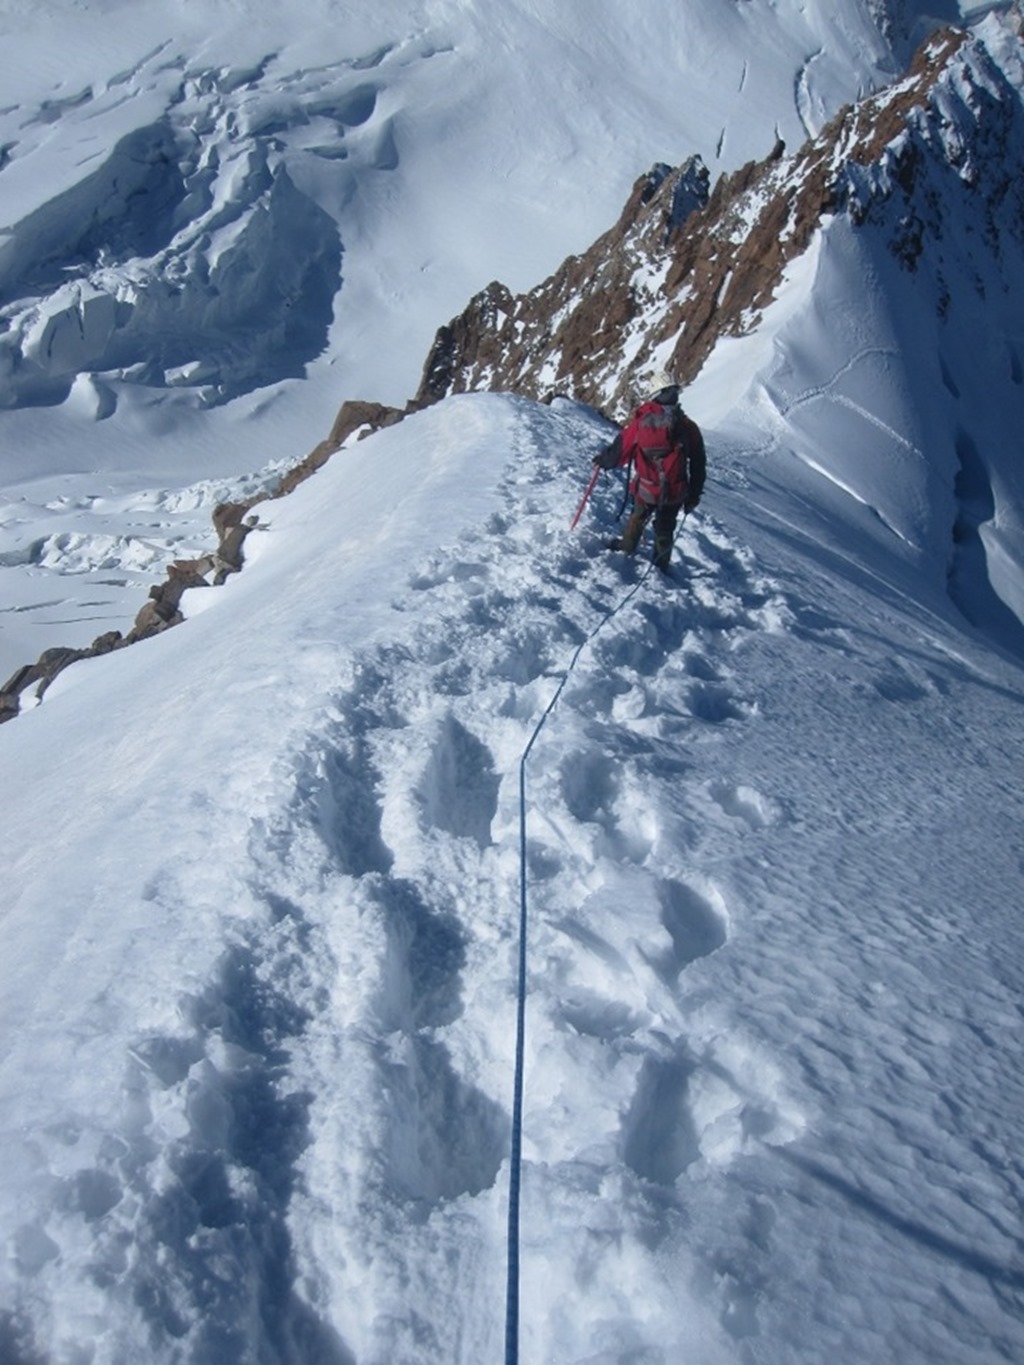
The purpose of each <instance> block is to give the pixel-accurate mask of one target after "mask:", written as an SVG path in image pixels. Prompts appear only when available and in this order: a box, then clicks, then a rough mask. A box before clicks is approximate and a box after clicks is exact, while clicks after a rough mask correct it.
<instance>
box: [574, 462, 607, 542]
mask: <svg viewBox="0 0 1024 1365" xmlns="http://www.w3.org/2000/svg"><path fill="white" fill-rule="evenodd" d="M600 472H601V466H600V465H597V464H596V465H594V472H593V474H592V475H591V476H590V482H589V483H588V484H587V491H586V492H585V493H584V494H583V497H582V498H581V499H580V505H579V507H577V508H576V515H575V516H574V517H573V519H572V521H571V522H570V523H569V530H570V531H573V530H575V529H576V523H577V522H578V521H579V519H580V517H581V516H582V515H583V509H584V507H586V505H587V502H588V501H589V499H590V495H591V493H593V491H594V484H596V483H597V476H598V475H599V474H600Z"/></svg>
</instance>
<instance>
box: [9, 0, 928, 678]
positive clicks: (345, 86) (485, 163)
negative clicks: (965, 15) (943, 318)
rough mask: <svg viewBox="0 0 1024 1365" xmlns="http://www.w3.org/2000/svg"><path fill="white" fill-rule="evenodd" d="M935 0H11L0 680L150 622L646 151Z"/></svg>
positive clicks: (730, 115) (616, 198) (823, 105)
mask: <svg viewBox="0 0 1024 1365" xmlns="http://www.w3.org/2000/svg"><path fill="white" fill-rule="evenodd" d="M922 13H924V14H926V15H929V16H930V15H934V14H936V13H939V16H940V17H943V18H947V19H948V18H951V17H954V15H955V6H953V5H952V4H951V3H949V0H944V3H942V4H929V5H898V6H897V5H894V4H892V3H889V4H885V5H880V4H879V3H877V0H844V3H843V4H841V5H839V6H837V5H836V4H835V3H833V0H812V2H811V3H806V2H805V0H804V2H801V3H797V0H783V2H782V3H773V4H768V3H765V0H719V2H718V3H716V4H714V5H707V4H704V3H696V0H693V2H691V3H686V4H683V5H679V4H678V3H675V0H672V3H670V2H669V0H645V3H644V4H643V5H642V6H640V7H634V8H632V9H630V10H626V9H624V8H623V7H622V6H621V5H619V4H617V3H613V0H590V2H589V3H587V4H586V5H584V6H583V7H582V8H581V7H580V5H579V4H578V3H566V4H557V5H556V4H553V3H551V2H550V0H544V2H543V3H536V2H535V0H513V2H512V3H505V2H504V0H502V2H501V3H498V0H474V3H472V4H467V3H463V0H432V2H431V3H424V2H423V0H400V2H399V3H391V4H389V5H388V6H387V7H386V9H384V8H382V7H381V6H380V5H378V4H376V3H371V2H370V0H350V2H348V3H345V4H343V5H341V4H338V3H337V0H301V3H296V4H293V5H291V6H289V7H288V8H287V12H284V11H283V10H282V11H281V12H278V11H277V10H276V9H275V8H274V7H272V6H270V5H267V4H266V3H265V2H264V0H203V2H202V3H200V4H195V3H190V4H189V5H187V6H183V5H180V4H176V3H171V2H169V0H131V3H126V2H125V0H74V3H71V0H48V3H46V4H45V5H38V4H37V5H31V6H30V5H27V4H25V3H23V0H2V3H0V38H2V42H0V74H2V79H3V89H4V94H3V97H2V100H0V148H2V151H0V185H2V198H0V220H2V224H3V237H2V239H0V403H2V404H3V405H5V407H6V410H5V411H4V420H3V432H4V439H3V445H2V447H0V460H2V465H3V480H2V487H3V501H2V503H0V574H2V580H3V589H4V592H3V596H4V605H5V610H4V612H3V614H2V615H0V684H2V682H3V681H5V680H6V679H7V678H8V677H9V676H10V675H11V673H12V672H13V670H14V669H15V668H17V667H19V666H21V665H24V664H28V663H31V662H32V661H34V660H35V659H36V658H37V657H38V656H39V654H40V652H41V651H42V650H43V649H46V648H52V647H64V648H66V647H84V646H88V645H89V644H90V643H91V642H92V640H93V639H94V638H95V637H96V636H98V635H100V634H103V633H107V632H109V631H111V630H115V629H116V630H120V631H122V632H123V631H125V630H126V629H127V628H128V627H129V626H130V625H131V623H132V620H133V618H134V615H135V613H136V611H137V610H138V608H139V603H140V600H142V599H144V597H145V593H146V590H147V587H148V585H149V583H150V582H151V581H152V580H153V578H159V577H160V576H161V575H162V574H163V572H164V570H165V569H166V567H167V565H168V564H169V563H170V562H171V561H172V560H174V559H181V558H184V559H189V558H194V557H196V556H197V555H201V554H203V553H205V552H206V550H208V549H209V546H210V527H209V516H210V512H211V511H212V509H213V507H214V506H215V505H216V504H217V503H218V502H223V501H225V500H229V499H231V498H233V497H235V496H238V495H245V494H247V493H249V492H252V491H255V490H258V489H259V488H261V487H268V486H271V485H272V484H273V482H274V480H275V478H276V477H277V475H278V474H279V472H280V470H281V468H282V467H286V466H288V465H290V464H292V463H294V462H295V461H296V460H298V459H300V458H301V457H302V456H304V455H305V454H306V453H307V452H308V451H309V450H310V449H311V448H312V447H313V446H314V445H315V444H316V443H317V442H319V441H320V440H322V439H323V438H324V437H326V435H327V433H328V432H329V430H330V428H331V426H332V422H333V419H334V414H335V413H336V412H337V410H338V408H339V406H340V405H341V404H342V402H344V401H345V400H346V399H370V400H375V401H384V402H387V403H392V404H398V405H401V404H402V403H404V402H405V400H406V399H407V398H408V397H409V395H410V394H411V393H412V392H413V391H414V389H415V387H416V384H417V382H418V378H419V373H420V368H421V366H422V362H423V357H424V355H425V354H426V352H427V349H428V347H429V345H430V342H431V338H432V337H433V335H434V332H435V330H436V328H437V326H438V324H439V323H440V322H442V321H444V320H445V319H446V318H448V317H450V316H452V314H453V313H455V312H456V311H457V310H458V309H460V308H461V307H462V306H463V305H464V303H465V300H466V299H467V298H469V297H470V296H471V295H472V294H474V293H475V292H477V291H478V290H479V289H480V288H482V287H483V286H484V285H485V284H486V283H487V282H488V281H489V280H491V279H493V278H500V279H502V280H505V281H506V282H507V283H508V285H509V286H510V287H511V288H512V289H514V290H521V289H526V288H529V287H530V286H532V285H534V284H535V283H536V282H537V281H538V280H540V279H542V278H543V277H544V276H545V275H546V274H548V273H549V272H550V271H551V270H553V269H555V267H556V266H557V265H558V263H559V261H561V260H562V259H563V258H564V256H565V255H566V254H567V253H568V252H572V251H582V250H585V249H586V248H587V247H588V246H589V244H590V243H591V242H592V241H593V239H594V237H595V236H596V235H597V234H598V233H599V232H601V231H602V230H603V229H604V228H605V227H606V226H607V225H608V224H609V223H610V222H611V221H613V219H614V217H615V215H616V214H617V213H618V211H619V208H620V207H621V204H622V202H623V200H624V198H625V196H626V194H627V192H628V189H629V186H630V185H631V184H632V183H633V181H634V180H635V178H636V176H637V174H639V173H640V172H641V171H642V170H643V169H645V168H646V167H647V166H648V165H649V164H650V163H651V162H652V161H653V160H659V159H660V160H665V161H671V162H674V161H677V160H680V159H682V158H684V157H686V156H689V155H691V154H693V153H698V154H699V155H700V156H702V158H703V159H704V161H705V163H706V164H707V165H708V166H709V168H711V169H712V171H713V172H715V173H716V174H717V173H718V172H719V171H721V170H726V171H728V170H733V169H736V168H737V167H739V166H740V165H742V164H744V163H745V162H747V161H748V160H750V159H751V158H757V157H763V156H764V155H766V153H767V152H768V151H769V150H770V148H771V146H772V145H773V142H774V140H775V137H776V136H777V135H778V136H782V137H784V138H785V139H786V141H787V143H788V145H790V146H791V147H795V146H797V145H799V144H800V143H801V142H802V141H803V139H804V137H805V136H807V134H808V133H814V132H817V131H818V130H819V129H820V127H821V126H822V124H823V123H824V122H826V121H827V119H828V118H829V117H831V116H832V114H834V113H835V111H836V110H837V109H838V108H839V107H840V105H841V104H843V103H844V102H846V101H848V100H850V99H852V98H854V97H856V96H857V95H858V94H859V93H862V92H863V91H864V90H866V89H873V88H876V87H877V86H879V85H881V84H885V83H887V81H888V80H889V79H891V77H892V75H893V74H894V73H895V71H896V70H898V68H899V64H900V62H901V61H902V60H903V57H904V55H905V52H906V49H907V46H908V44H909V43H910V42H911V41H912V40H913V38H914V37H915V36H919V35H920V31H921V26H922V24H923V25H927V23H928V22H933V21H932V20H930V19H928V20H925V19H921V18H920V17H919V16H920V15H921V14H922ZM654 53H657V54H658V59H659V61H661V62H662V63H663V65H664V69H665V72H666V77H665V79H663V80H662V79H657V80H652V79H651V63H652V54H654ZM339 281H340V282H339ZM296 375H304V377H303V378H301V379H298V378H294V377H290V376H296ZM11 405H14V406H11Z"/></svg>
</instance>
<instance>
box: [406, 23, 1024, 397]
mask: <svg viewBox="0 0 1024 1365" xmlns="http://www.w3.org/2000/svg"><path fill="white" fill-rule="evenodd" d="M1021 122H1022V113H1021V103H1020V97H1019V94H1018V93H1017V92H1016V91H1015V90H1014V89H1012V88H1011V87H1010V86H1009V84H1008V83H1007V81H1006V78H1005V77H1004V76H1003V74H1002V73H1001V72H1000V71H999V69H998V68H997V67H996V65H995V63H994V62H993V61H992V60H991V58H990V56H989V55H988V53H987V51H986V49H985V48H984V46H983V45H981V44H980V43H979V42H977V41H975V40H972V39H970V38H969V36H968V35H967V33H965V32H964V31H962V30H959V29H952V28H947V29H943V30H940V31H939V32H937V33H936V34H934V35H933V37H932V38H931V39H929V41H928V42H927V43H925V44H924V46H923V47H922V48H921V49H920V50H919V51H918V53H917V55H916V57H915V58H914V61H913V62H912V64H911V67H910V69H909V71H908V72H907V74H906V76H905V77H903V78H902V79H901V80H899V81H897V82H896V83H895V84H894V85H892V86H890V87H889V88H887V89H886V90H884V91H882V92H880V93H879V94H878V95H875V96H872V97H870V98H867V99H865V100H862V101H861V102H859V103H858V104H856V105H852V106H847V107H846V108H844V109H843V110H842V111H841V112H840V113H839V114H838V115H837V116H836V117H835V118H834V119H833V120H832V121H831V122H830V123H829V124H828V126H827V127H826V128H824V129H823V130H822V132H821V133H820V135H819V136H818V137H816V138H814V139H812V140H810V141H808V142H807V143H805V144H804V146H803V147H802V148H800V150H799V151H798V152H796V153H795V154H794V155H792V156H788V157H787V156H786V155H785V149H784V147H783V146H782V144H781V143H777V144H776V146H775V147H774V148H773V150H772V152H771V154H770V155H769V156H768V157H767V158H766V159H765V160H764V161H761V162H751V163H749V164H748V165H746V166H744V167H742V168H741V169H740V170H738V171H737V172H735V173H734V174H732V175H728V176H723V177H722V178H721V179H720V180H719V181H718V182H717V184H716V185H715V187H714V189H713V190H712V191H711V192H710V194H709V193H708V189H707V184H708V173H707V170H706V168H705V167H704V166H703V164H702V163H701V162H700V160H699V158H692V159H691V160H690V161H688V162H687V163H686V164H685V165H684V166H682V167H680V168H678V169H676V170H671V169H669V168H668V167H665V166H656V167H655V168H654V169H653V170H652V171H651V172H649V173H648V175H646V176H644V177H642V178H641V179H640V180H638V181H637V183H636V185H635V186H634V188H633V192H632V194H631V195H630V198H629V201H628V202H627V204H626V207H625V209H624V210H623V213H622V215H621V217H620V219H619V221H618V222H617V223H616V224H615V226H614V227H613V228H612V229H611V230H610V231H609V232H607V233H605V234H604V236H602V237H600V238H599V239H598V240H597V241H596V242H595V243H594V245H593V246H592V247H591V248H590V250H589V251H587V252H585V253H584V254H583V255H582V256H573V257H570V258H569V259H568V260H567V261H565V262H564V263H563V264H562V266H561V267H560V268H559V269H558V270H557V271H556V272H555V274H553V275H552V276H551V277H550V278H549V279H547V280H545V281H544V282H543V283H542V284H541V285H539V286H538V287H537V288H535V289H533V290H531V291H530V292H528V293H525V294H520V295H517V296H513V295H512V294H511V293H510V292H509V291H508V290H507V289H506V288H505V287H504V286H503V285H501V284H499V283H492V284H490V285H488V287H487V288H486V289H485V290H483V291H482V292H481V293H480V294H478V295H477V296H476V297H475V298H474V299H472V300H471V301H470V303H469V305H468V306H467V308H466V309H465V311H464V312H463V313H462V314H460V316H459V317H457V318H454V319H453V320H452V321H451V322H450V323H448V324H447V326H445V327H442V328H441V329H440V331H439V332H438V333H437V336H436V338H435V341H434V345H433V347H432V349H431V351H430V354H429V355H428V357H427V361H426V364H425V366H424V371H423V379H422V382H421V385H420V388H419V391H418V393H417V395H416V400H415V401H416V404H417V405H419V406H422V405H425V404H427V403H431V402H435V401H437V400H438V399H440V398H442V397H445V396H446V395H448V394H451V393H460V392H464V391H467V390H473V389H492V390H507V391H512V392H516V393H522V394H525V395H527V396H529V397H533V398H537V399H541V400H544V399H546V398H548V397H549V396H551V395H552V394H554V393H563V394H566V395H568V396H570V397H573V398H576V399H579V400H580V401H583V402H586V403H590V404H593V405H594V406H597V407H602V408H605V409H608V410H610V411H613V412H615V413H616V415H619V416H621V415H622V413H623V412H624V411H625V410H627V409H628V408H629V407H630V406H631V405H632V402H633V401H634V398H635V394H636V390H637V387H638V385H639V383H640V381H641V380H642V378H643V376H644V374H645V373H646V372H649V371H650V370H651V369H653V368H654V367H655V366H656V365H664V364H667V365H668V366H669V368H671V369H672V370H673V372H674V374H675V376H676V377H677V378H678V380H679V381H680V382H681V383H682V384H686V383H688V382H690V381H692V380H693V378H694V377H695V376H696V375H697V374H698V372H699V371H700V369H701V367H702V366H703V364H704V362H705V361H706V360H707V358H708V356H709V354H710V352H711V350H712V348H713V347H714V345H715V343H716V342H717V341H718V340H719V339H720V338H721V337H722V336H727V335H741V334H744V333H746V332H748V331H751V330H752V329H754V328H755V327H756V326H757V324H758V322H759V321H760V318H761V315H762V313H763V310H764V309H765V308H766V307H767V305H768V304H769V303H770V302H771V301H772V299H773V297H774V294H775V291H776V290H777V288H778V286H779V283H780V281H781V278H782V274H783V271H784V270H785V268H786V266H787V265H788V264H789V262H791V261H792V260H794V259H795V258H796V257H798V256H799V255H801V254H802V253H803V252H804V251H805V250H806V249H807V246H808V244H809V242H810V240H811V238H812V236H813V234H814V233H815V232H816V231H817V230H818V228H819V227H820V225H821V224H822V222H823V219H824V218H825V217H826V215H830V214H836V213H847V214H848V215H849V217H850V219H851V221H852V222H853V223H854V224H856V225H864V224H867V223H871V224H873V225H875V226H884V228H885V230H886V231H887V232H888V233H889V245H890V247H891V249H892V251H893V252H894V253H895V254H896V255H897V257H898V258H899V259H900V260H901V262H902V263H903V264H904V265H905V266H906V267H907V268H909V269H913V268H914V267H915V265H916V263H917V260H918V258H919V256H920V253H921V251H922V249H923V243H924V242H925V240H926V239H929V238H930V239H932V240H937V239H939V238H941V236H942V232H943V224H942V221H941V214H940V212H939V210H938V207H937V202H938V200H937V196H931V197H930V196H929V193H928V191H927V187H926V186H925V185H924V180H925V175H924V167H925V164H926V163H931V164H932V166H933V167H934V168H935V170H936V173H938V174H941V175H942V176H944V177H947V178H948V177H949V176H950V175H952V176H955V177H958V178H959V180H960V182H961V183H962V185H963V186H964V187H966V188H968V189H970V190H971V191H972V192H977V191H979V190H980V191H982V192H983V199H984V210H983V215H982V216H983V217H984V219H985V220H986V223H987V224H988V226H987V228H986V231H987V232H988V235H989V238H990V239H991V240H990V246H991V247H992V249H994V250H998V249H999V248H998V239H999V237H1000V234H1005V233H1006V232H1007V231H1009V232H1010V233H1011V234H1012V235H1013V236H1014V237H1015V238H1016V239H1017V240H1021V239H1024V231H1022V230H1021V224H1022V223H1024V213H1022V209H1021V203H1022V198H1021V196H1022V191H1021V188H1020V185H1021V180H1020V178H1019V172H1020V170H1022V169H1024V167H1022V166H1020V165H1018V163H1020V162H1021V161H1022V159H1024V158H1022V157H1021V153H1020V151H1019V148H1020V147H1021V146H1022V145H1024V141H1022V132H1024V129H1022V127H1021V126H1020V125H1021ZM979 153H982V154H979Z"/></svg>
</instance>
